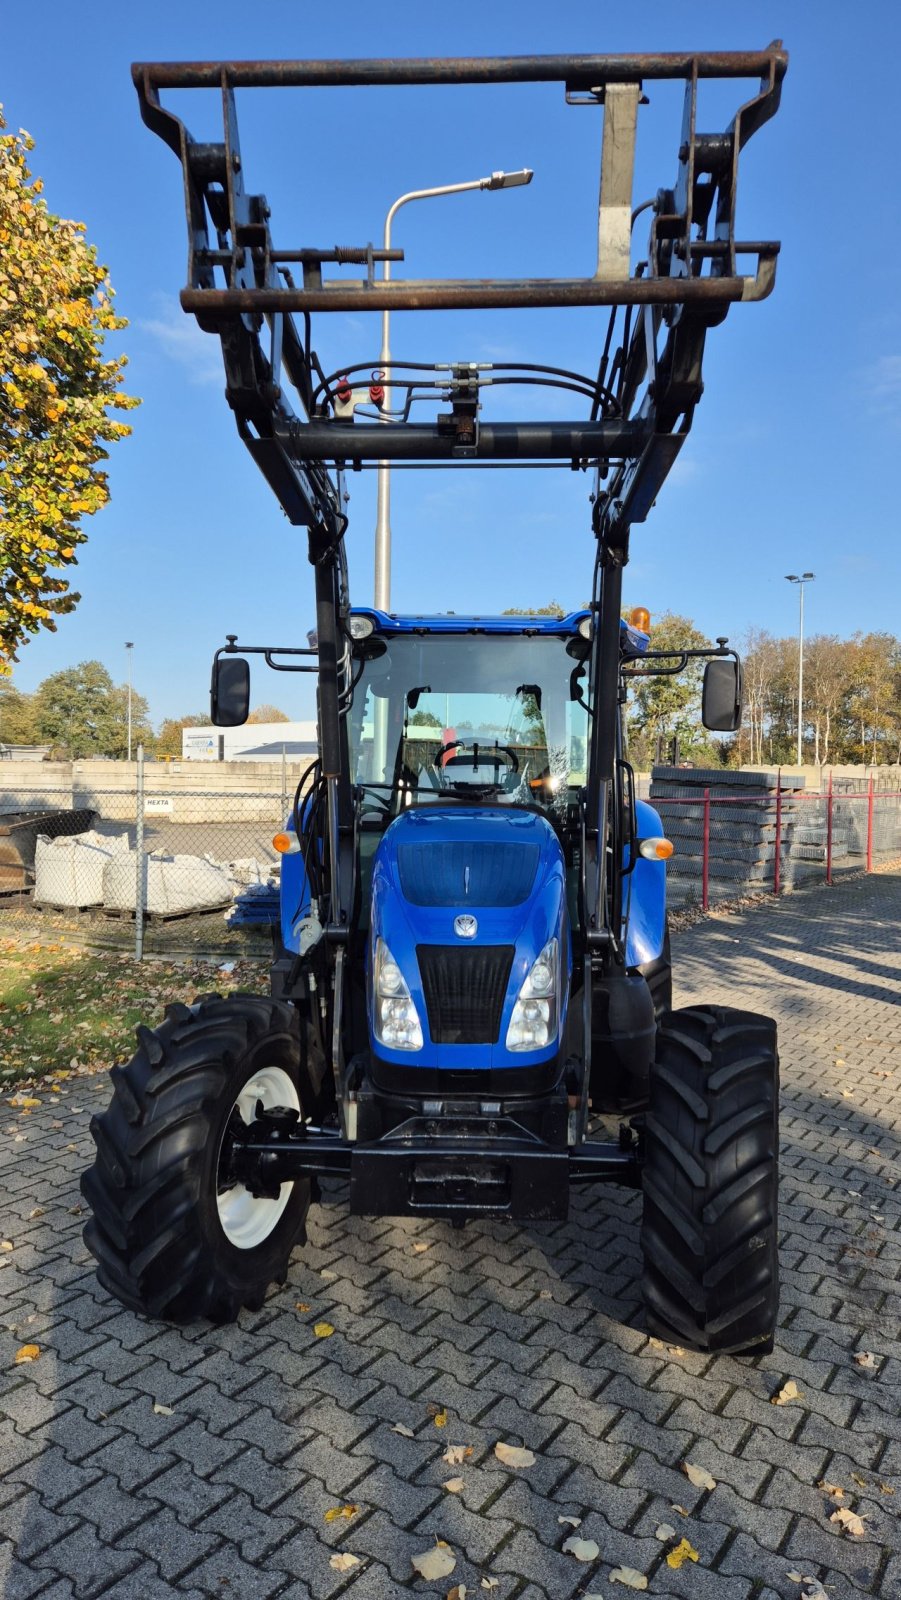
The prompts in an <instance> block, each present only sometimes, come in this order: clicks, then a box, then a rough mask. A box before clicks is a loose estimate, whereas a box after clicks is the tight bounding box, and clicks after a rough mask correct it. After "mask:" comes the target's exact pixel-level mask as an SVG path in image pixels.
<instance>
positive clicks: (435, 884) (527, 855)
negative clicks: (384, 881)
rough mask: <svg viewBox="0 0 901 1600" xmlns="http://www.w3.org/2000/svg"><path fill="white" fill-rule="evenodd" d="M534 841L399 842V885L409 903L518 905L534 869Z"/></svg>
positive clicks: (536, 860)
mask: <svg viewBox="0 0 901 1600" xmlns="http://www.w3.org/2000/svg"><path fill="white" fill-rule="evenodd" d="M538 855H539V850H538V846H537V844H519V843H518V842H517V843H516V844H486V843H484V841H483V840H481V839H479V840H469V841H467V840H452V841H448V842H447V843H445V844H403V845H401V846H400V849H399V850H398V852H397V865H398V870H399V872H400V886H401V889H402V890H403V893H404V897H405V899H407V900H409V901H410V904H411V905H414V906H461V907H462V906H518V905H521V904H522V902H523V900H525V899H526V898H527V897H528V894H529V890H530V889H531V887H532V884H533V883H534V881H535V873H536V872H537V870H538Z"/></svg>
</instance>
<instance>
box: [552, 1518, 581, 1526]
mask: <svg viewBox="0 0 901 1600" xmlns="http://www.w3.org/2000/svg"><path fill="white" fill-rule="evenodd" d="M557 1521H558V1522H565V1523H566V1524H567V1526H568V1527H570V1528H581V1526H582V1518H581V1517H558V1518H557Z"/></svg>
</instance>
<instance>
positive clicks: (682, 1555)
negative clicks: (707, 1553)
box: [666, 1539, 698, 1572]
mask: <svg viewBox="0 0 901 1600" xmlns="http://www.w3.org/2000/svg"><path fill="white" fill-rule="evenodd" d="M697 1560H698V1552H697V1550H696V1549H695V1547H694V1545H693V1544H691V1543H690V1542H689V1540H688V1539H680V1540H679V1543H678V1544H677V1545H676V1547H675V1549H674V1550H671V1551H670V1552H669V1555H668V1556H667V1558H666V1564H667V1566H668V1567H672V1568H673V1571H674V1572H678V1570H679V1568H680V1567H681V1566H682V1565H683V1564H684V1562H686V1561H697Z"/></svg>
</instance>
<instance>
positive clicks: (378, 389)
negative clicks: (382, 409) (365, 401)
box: [369, 383, 385, 406]
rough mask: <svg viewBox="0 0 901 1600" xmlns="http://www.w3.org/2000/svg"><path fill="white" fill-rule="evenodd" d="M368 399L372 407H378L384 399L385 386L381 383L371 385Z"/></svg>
mask: <svg viewBox="0 0 901 1600" xmlns="http://www.w3.org/2000/svg"><path fill="white" fill-rule="evenodd" d="M369 398H370V400H371V401H372V403H373V405H374V406H380V405H381V404H382V401H383V400H384V398H385V385H384V384H383V383H371V384H370V385H369Z"/></svg>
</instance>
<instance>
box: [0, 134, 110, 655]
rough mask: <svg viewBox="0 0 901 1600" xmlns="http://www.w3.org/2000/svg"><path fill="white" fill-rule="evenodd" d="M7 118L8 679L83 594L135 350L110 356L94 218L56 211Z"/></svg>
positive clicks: (3, 495) (1, 588) (1, 254)
mask: <svg viewBox="0 0 901 1600" xmlns="http://www.w3.org/2000/svg"><path fill="white" fill-rule="evenodd" d="M5 129H6V123H5V121H4V119H3V116H2V114H0V384H2V392H0V674H8V673H9V670H10V663H11V662H12V661H14V660H15V659H16V651H17V650H18V648H19V647H20V646H21V645H22V644H24V643H27V641H28V638H29V635H31V634H35V633H37V632H38V630H39V629H40V628H49V629H50V630H55V628H56V619H57V617H59V616H61V615H63V614H64V613H65V612H67V611H72V610H73V609H74V607H75V606H76V605H77V603H78V601H79V600H80V599H81V596H80V595H79V594H77V593H76V592H75V591H74V590H73V589H72V588H71V587H70V584H69V580H68V578H67V577H64V576H61V575H60V574H62V573H65V572H66V570H67V568H69V567H71V566H74V565H75V563H76V561H77V550H78V546H79V545H80V544H83V543H84V542H85V539H86V537H87V535H86V534H85V533H84V532H83V531H82V527H81V519H82V517H85V516H90V515H91V514H92V513H93V512H95V511H99V510H100V508H101V507H102V506H104V505H106V502H107V500H108V499H109V486H108V483H107V476H106V473H105V471H104V470H103V466H102V463H103V462H104V461H106V459H107V452H106V448H105V446H106V445H107V444H109V443H110V442H111V441H112V440H114V439H122V438H124V437H125V436H126V435H127V434H129V433H130V432H131V429H130V427H129V426H128V424H127V423H125V422H121V421H118V420H116V419H115V418H114V417H111V416H108V415H107V412H108V411H110V410H112V411H114V412H115V411H128V410H130V409H131V408H132V407H133V406H136V405H138V404H139V402H138V401H137V400H135V399H132V398H131V397H130V396H128V395H126V394H124V393H123V391H122V382H123V370H124V367H125V363H126V358H125V356H116V357H114V358H113V359H111V360H108V361H104V360H103V357H102V351H103V343H104V339H105V337H106V335H107V334H108V333H114V332H118V331H119V330H120V329H121V328H124V327H125V326H126V319H125V318H124V317H119V316H116V315H115V313H114V311H113V304H112V302H113V291H112V289H111V287H110V284H109V280H108V278H107V273H106V268H105V267H103V266H101V265H100V263H99V262H98V260H97V253H96V250H95V249H94V247H93V246H92V245H89V244H88V243H87V242H86V240H85V238H84V231H85V230H84V224H83V223H81V222H67V221H66V220H64V219H63V218H61V217H56V216H54V215H53V213H52V212H50V211H48V209H47V205H46V202H45V201H44V199H43V198H42V196H41V190H42V187H43V185H42V184H41V181H40V179H39V178H33V177H32V175H31V172H30V171H29V168H28V164H27V158H28V154H29V152H30V151H31V150H33V148H34V141H33V140H32V139H31V138H30V137H29V136H28V134H26V133H24V132H23V131H21V130H20V131H19V133H16V134H13V133H7V132H6V131H5Z"/></svg>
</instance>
